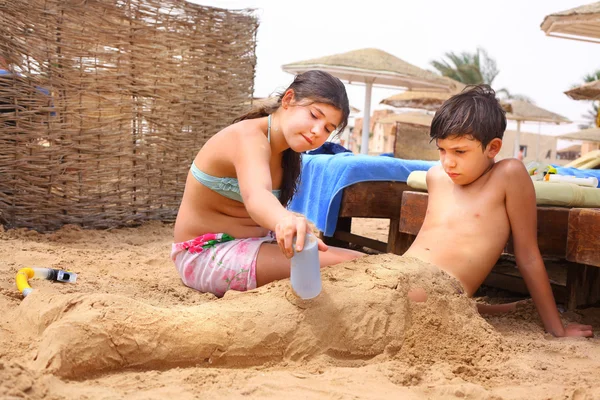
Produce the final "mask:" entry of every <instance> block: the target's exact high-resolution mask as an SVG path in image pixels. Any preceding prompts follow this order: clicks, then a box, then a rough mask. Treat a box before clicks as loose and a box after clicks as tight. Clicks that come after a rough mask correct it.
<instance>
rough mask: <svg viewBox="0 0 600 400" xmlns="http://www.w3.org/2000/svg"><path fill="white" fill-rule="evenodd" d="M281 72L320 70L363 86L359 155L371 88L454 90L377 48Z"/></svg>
mask: <svg viewBox="0 0 600 400" xmlns="http://www.w3.org/2000/svg"><path fill="white" fill-rule="evenodd" d="M282 69H283V70H284V71H286V72H289V73H291V74H298V73H302V72H305V71H308V70H311V69H320V70H323V71H327V72H329V73H330V74H332V75H333V76H336V77H338V78H339V79H341V80H343V81H347V82H348V83H361V84H365V107H364V113H363V114H364V118H363V131H362V144H361V153H363V154H367V152H368V147H369V118H370V114H371V91H372V89H373V85H376V86H383V87H405V88H409V89H420V90H434V91H438V92H439V91H442V92H443V91H447V92H454V91H455V90H456V85H455V84H454V83H453V81H451V80H449V79H447V78H444V77H441V76H439V75H437V74H435V73H433V72H430V71H426V70H424V69H421V68H419V67H416V66H414V65H412V64H409V63H407V62H406V61H403V60H401V59H399V58H397V57H395V56H393V55H391V54H389V53H386V52H385V51H382V50H379V49H361V50H354V51H349V52H347V53H342V54H334V55H331V56H326V57H321V58H315V59H311V60H306V61H298V62H295V63H291V64H286V65H284V66H282Z"/></svg>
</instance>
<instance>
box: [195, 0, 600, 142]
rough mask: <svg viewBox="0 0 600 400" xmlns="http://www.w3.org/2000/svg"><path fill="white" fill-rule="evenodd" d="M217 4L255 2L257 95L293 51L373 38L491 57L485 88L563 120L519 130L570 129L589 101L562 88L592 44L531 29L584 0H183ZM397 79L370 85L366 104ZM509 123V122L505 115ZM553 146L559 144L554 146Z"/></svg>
mask: <svg viewBox="0 0 600 400" xmlns="http://www.w3.org/2000/svg"><path fill="white" fill-rule="evenodd" d="M191 2H192V3H197V4H202V5H207V6H214V7H220V8H227V9H245V8H253V9H255V11H254V15H256V16H257V17H258V19H259V24H260V25H259V29H258V33H257V48H256V56H257V65H256V76H255V93H254V95H255V96H257V97H264V96H267V95H269V94H271V93H273V92H274V91H278V90H282V89H285V88H286V87H287V85H289V84H290V83H291V81H292V79H293V76H292V75H290V74H288V73H286V72H284V71H283V70H282V69H281V66H282V65H284V64H288V63H292V62H295V61H302V60H307V59H311V58H317V57H322V56H326V55H331V54H339V53H344V52H347V51H351V50H358V49H363V48H378V49H381V50H384V51H386V52H388V53H390V54H392V55H394V56H396V57H398V58H401V59H402V60H404V61H406V62H409V63H411V64H413V65H416V66H418V67H420V68H424V69H429V70H434V68H433V67H432V66H431V65H430V64H431V61H432V60H439V59H441V58H443V56H444V54H445V53H447V52H462V51H469V52H474V51H475V50H476V49H477V47H482V48H484V49H485V50H486V51H487V52H488V54H489V55H490V56H491V57H492V58H494V59H495V60H496V63H497V66H498V69H499V71H500V73H499V75H498V76H497V77H496V79H495V80H494V82H493V83H492V87H493V88H494V89H496V90H497V89H500V88H507V89H508V90H509V91H510V92H511V93H516V94H524V95H526V96H528V97H529V98H531V99H533V100H534V101H535V103H536V104H537V105H538V106H540V107H542V108H545V109H547V110H550V111H552V112H555V113H558V114H560V115H563V116H565V117H567V118H569V119H570V120H572V121H574V123H573V124H570V125H562V126H556V125H547V124H542V125H541V127H540V126H539V125H538V123H524V124H523V125H522V127H521V130H522V131H530V132H536V133H537V132H538V131H541V133H545V134H559V133H568V132H573V131H576V130H578V128H577V123H578V122H582V117H581V115H582V114H584V113H585V112H586V111H587V110H588V109H589V108H590V107H591V104H590V102H582V101H575V100H571V99H569V98H568V97H567V96H566V95H565V94H564V93H563V92H564V91H565V90H568V89H570V88H571V87H572V86H573V85H576V84H579V83H582V79H583V77H584V76H585V75H586V74H590V73H592V72H594V71H596V70H598V69H600V44H598V43H587V42H581V41H575V40H567V39H560V38H554V37H548V36H546V35H545V33H544V32H543V31H542V30H541V29H540V25H541V23H542V21H543V19H544V17H545V16H546V15H548V14H552V13H555V12H560V11H564V10H567V9H570V8H574V7H578V6H580V5H583V4H589V3H590V2H591V0H536V1H524V0H504V1H501V2H500V1H494V2H492V1H486V0H454V1H447V0H419V1H417V0H410V1H407V0H395V1H391V0H370V1H367V2H363V1H360V2H359V1H354V2H352V1H349V0H346V1H334V0H332V1H328V0H303V1H294V2H292V1H285V0H192V1H191ZM346 89H347V92H348V96H349V99H350V104H351V105H352V106H354V107H357V108H359V109H361V110H362V109H363V108H364V86H359V85H354V84H353V85H348V84H347V85H346ZM401 91H402V89H400V88H399V89H383V88H374V89H373V94H372V105H371V110H373V109H377V108H380V107H381V106H380V105H379V102H380V101H381V100H382V99H384V98H386V97H388V96H391V95H393V94H395V93H399V92H401ZM508 128H509V129H514V125H513V124H509V127H508ZM559 147H564V146H560V144H559Z"/></svg>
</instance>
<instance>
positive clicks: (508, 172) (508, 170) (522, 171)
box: [494, 158, 529, 179]
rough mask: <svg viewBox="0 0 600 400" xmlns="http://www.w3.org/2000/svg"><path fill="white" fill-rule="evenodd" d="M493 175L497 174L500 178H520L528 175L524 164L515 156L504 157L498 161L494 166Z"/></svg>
mask: <svg viewBox="0 0 600 400" xmlns="http://www.w3.org/2000/svg"><path fill="white" fill-rule="evenodd" d="M494 175H499V177H500V178H506V179H510V178H517V179H518V178H522V177H524V176H527V177H529V173H528V172H527V168H525V165H524V164H523V163H522V162H521V161H519V160H517V159H516V158H506V159H504V160H500V161H498V162H497V163H496V164H495V166H494Z"/></svg>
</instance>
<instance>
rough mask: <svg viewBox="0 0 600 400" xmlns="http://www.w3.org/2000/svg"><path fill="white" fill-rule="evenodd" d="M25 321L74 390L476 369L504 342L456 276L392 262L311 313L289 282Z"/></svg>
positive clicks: (65, 303)
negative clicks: (207, 369) (278, 372)
mask: <svg viewBox="0 0 600 400" xmlns="http://www.w3.org/2000/svg"><path fill="white" fill-rule="evenodd" d="M417 287H418V288H422V289H424V290H425V291H426V292H427V293H428V295H429V300H428V301H427V302H425V303H414V302H412V301H410V300H408V297H407V292H408V291H409V290H411V289H414V288H417ZM19 320H20V321H21V323H22V329H21V330H22V331H26V330H27V329H31V330H33V331H35V332H38V333H40V334H41V341H40V344H39V348H38V351H37V354H36V355H35V362H34V365H35V369H37V370H45V371H47V372H51V373H53V374H56V375H60V376H64V377H70V378H74V377H79V378H80V377H82V376H86V375H90V374H96V373H98V372H101V371H107V370H115V369H120V368H130V367H134V368H140V369H152V368H165V367H185V366H190V365H196V366H197V365H206V366H226V367H241V366H249V365H260V364H268V363H270V364H272V363H277V362H281V361H288V362H289V361H304V360H311V359H314V358H315V357H324V358H329V359H331V360H334V361H335V362H337V363H343V362H344V361H349V362H352V361H355V360H371V359H373V358H375V357H377V356H380V358H379V359H380V360H381V359H382V357H383V359H387V358H393V357H401V358H403V359H409V360H411V362H414V363H426V362H429V363H431V362H434V361H436V360H439V359H447V360H451V359H460V360H462V361H464V360H468V362H469V363H475V362H477V360H479V359H481V357H482V356H483V355H484V354H486V353H489V351H490V350H491V349H493V348H494V347H497V346H498V343H499V341H500V339H499V337H498V336H497V335H495V334H494V333H493V330H492V329H491V328H490V326H489V325H488V324H487V323H486V322H485V321H484V320H483V319H481V318H480V317H479V316H478V314H477V312H476V310H475V307H474V305H473V303H472V302H471V301H470V300H469V299H467V298H465V297H464V296H463V295H460V294H458V293H456V285H455V284H454V282H452V280H451V279H450V278H449V277H448V276H447V275H445V274H444V273H441V272H440V271H439V270H437V269H436V268H435V267H432V266H429V265H427V264H424V263H421V262H419V261H418V260H413V259H408V258H401V257H397V256H390V255H386V256H372V257H369V258H368V261H366V260H359V261H355V262H350V263H347V264H346V265H344V266H341V267H339V268H330V269H329V270H328V271H327V272H326V273H325V274H324V283H323V292H322V294H321V295H320V296H319V297H318V298H317V299H315V300H310V301H304V300H301V299H299V298H298V297H296V296H295V295H294V293H293V292H292V290H291V289H290V286H289V281H283V282H276V283H273V284H271V285H268V286H266V287H263V288H259V289H257V290H255V291H252V292H250V293H244V294H242V293H236V292H229V293H228V294H227V295H226V296H225V297H224V298H223V299H219V300H215V301H211V302H208V303H206V304H202V305H200V306H194V307H185V308H184V307H181V308H178V309H171V308H161V307H155V306H152V305H149V304H146V303H144V302H142V301H135V300H131V299H130V298H127V297H124V296H114V295H106V294H90V295H82V294H77V295H55V294H46V293H44V292H43V291H37V292H34V293H33V294H32V295H30V296H28V297H27V298H26V299H25V300H24V301H23V303H22V305H21V307H20V315H19ZM35 332H31V334H32V335H33V334H34V333H35ZM465 339H467V340H465Z"/></svg>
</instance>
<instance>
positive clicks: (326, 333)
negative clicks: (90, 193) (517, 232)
mask: <svg viewBox="0 0 600 400" xmlns="http://www.w3.org/2000/svg"><path fill="white" fill-rule="evenodd" d="M380 225H381V224H378V223H373V222H372V221H365V223H363V224H361V223H359V224H357V225H356V226H355V229H357V230H359V231H361V232H362V233H365V232H366V233H368V232H370V233H371V234H372V236H373V237H375V238H378V235H381V234H382V232H384V231H385V229H386V228H385V227H381V226H380ZM171 234H172V225H170V224H162V223H159V222H153V223H147V224H145V225H143V226H140V227H137V228H128V229H114V230H109V231H89V230H81V229H80V228H78V227H75V226H66V227H64V228H62V229H61V230H59V231H57V232H55V233H51V234H39V233H36V232H34V231H29V230H20V229H19V230H10V231H6V232H4V231H3V232H0V252H1V257H0V260H1V261H0V270H1V271H2V274H1V275H0V277H1V279H0V293H1V296H0V308H1V309H2V310H3V312H2V314H1V316H0V398H2V399H4V398H30V399H41V398H46V399H81V398H86V399H164V398H174V399H175V398H176V399H194V398H216V399H220V398H223V399H225V398H249V399H253V398H255V399H259V398H260V399H264V398H266V399H280V398H286V399H287V398H289V399H305V398H309V399H313V398H315V399H316V398H319V399H320V398H326V399H383V398H385V399H389V398H390V396H391V397H392V398H403V399H423V398H467V399H511V398H517V399H548V398H552V399H554V398H556V399H595V398H600V378H599V377H600V346H599V341H598V339H597V338H591V339H556V338H553V337H551V336H549V335H547V334H545V333H544V331H543V328H542V326H541V323H540V321H539V318H538V316H537V313H536V311H535V308H534V306H533V304H532V303H531V302H530V301H524V302H523V303H522V304H521V305H520V306H519V308H518V310H517V311H516V312H514V313H511V314H508V315H503V316H499V317H493V318H492V317H488V318H482V317H481V316H479V314H478V313H477V312H476V307H475V301H474V300H472V299H468V298H466V297H464V296H463V295H461V294H459V293H457V292H456V286H455V285H454V283H453V281H452V280H451V279H450V278H449V277H447V276H446V275H445V274H443V273H440V272H439V271H437V270H436V269H435V268H431V266H428V265H426V264H423V263H420V262H418V261H416V260H411V259H407V258H403V257H399V256H395V255H369V256H366V257H365V258H363V259H359V260H355V261H352V262H348V263H344V264H341V265H337V266H334V267H331V268H328V269H326V270H324V271H323V274H322V275H323V292H322V294H321V295H320V296H319V297H318V298H317V299H315V300H312V301H303V300H301V299H299V298H297V297H296V296H295V295H294V293H293V291H292V290H291V288H290V285H289V281H288V280H284V281H279V282H274V283H272V284H269V285H267V286H265V287H263V288H259V289H257V290H254V291H251V292H248V293H239V292H228V293H227V294H226V295H225V296H224V297H223V298H221V299H218V298H216V297H215V296H213V295H210V294H203V293H199V292H196V291H194V290H192V289H189V288H187V287H185V286H183V285H182V283H181V281H180V280H179V277H178V276H177V273H176V271H175V268H174V266H173V265H172V264H171V261H170V259H169V250H170V243H171ZM25 266H39V267H51V268H62V269H70V270H72V271H74V272H77V273H78V280H77V282H76V283H75V284H62V283H53V282H49V281H43V280H31V281H30V283H31V286H32V287H33V288H34V291H33V293H32V294H31V295H29V296H28V297H26V298H25V299H23V298H22V296H21V295H20V293H19V292H18V291H17V289H16V287H15V283H14V277H15V274H16V272H17V271H18V270H19V269H20V268H22V267H25ZM415 287H419V288H423V289H425V290H426V291H427V293H428V294H429V298H428V300H427V302H425V303H415V302H412V301H410V300H408V298H407V296H406V293H407V292H408V291H409V290H411V289H413V288H415ZM485 300H489V301H493V302H495V301H497V300H498V299H478V301H485ZM562 317H563V318H564V320H565V321H572V322H580V323H590V324H592V325H594V326H595V327H598V326H600V309H598V308H589V309H586V310H578V311H577V312H570V313H564V314H563V315H562Z"/></svg>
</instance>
